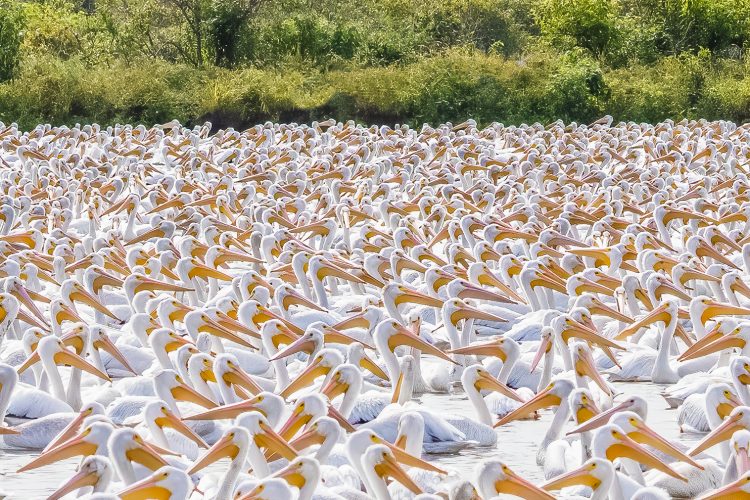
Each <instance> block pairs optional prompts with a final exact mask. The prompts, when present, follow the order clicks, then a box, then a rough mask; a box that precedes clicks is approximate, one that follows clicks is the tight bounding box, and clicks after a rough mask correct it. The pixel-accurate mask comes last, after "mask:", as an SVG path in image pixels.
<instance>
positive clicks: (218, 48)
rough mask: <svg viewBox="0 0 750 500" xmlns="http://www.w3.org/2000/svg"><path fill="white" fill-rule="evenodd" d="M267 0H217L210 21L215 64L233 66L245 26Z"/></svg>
mask: <svg viewBox="0 0 750 500" xmlns="http://www.w3.org/2000/svg"><path fill="white" fill-rule="evenodd" d="M264 2H265V0H215V1H214V4H213V6H212V11H213V12H212V14H213V15H212V16H211V18H210V20H209V22H208V35H209V37H210V38H211V40H212V42H213V50H214V64H216V65H217V66H228V67H232V66H234V65H235V64H236V62H237V46H238V44H239V41H240V38H241V37H242V35H243V31H244V30H243V28H244V27H245V26H247V23H248V22H249V21H250V20H251V19H252V18H253V17H255V15H256V14H257V13H258V9H260V7H261V6H262V5H263V3H264Z"/></svg>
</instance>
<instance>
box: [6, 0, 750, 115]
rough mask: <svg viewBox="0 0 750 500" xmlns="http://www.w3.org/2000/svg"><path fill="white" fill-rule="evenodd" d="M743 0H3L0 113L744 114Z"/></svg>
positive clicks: (746, 2)
mask: <svg viewBox="0 0 750 500" xmlns="http://www.w3.org/2000/svg"><path fill="white" fill-rule="evenodd" d="M749 37H750V0H534V1H531V0H340V1H334V0H315V1H313V0H275V1H267V0H0V120H3V121H5V122H10V121H16V122H18V123H20V124H21V125H22V126H25V127H28V126H31V125H32V124H35V123H37V122H40V121H43V122H52V123H74V122H76V121H98V122H101V123H114V122H118V121H119V122H124V121H127V122H146V123H152V122H159V121H168V120H170V119H172V118H177V119H179V120H181V121H184V122H188V123H190V122H197V121H201V120H205V119H210V120H212V121H213V122H214V123H216V124H218V125H221V126H226V125H233V126H237V127H241V126H245V125H248V124H250V123H253V122H257V121H264V120H268V119H271V120H286V121H308V120H312V119H318V118H324V117H327V116H334V117H336V118H339V119H349V118H353V119H357V120H361V121H366V122H376V123H377V122H383V123H396V122H408V123H413V124H419V123H422V122H425V121H427V122H433V123H434V122H440V121H448V120H451V121H459V120H463V119H465V118H468V117H472V118H475V119H477V120H478V121H479V122H483V123H486V122H490V121H501V122H505V123H520V122H532V121H542V122H550V121H553V120H555V119H558V118H561V119H563V120H566V121H571V120H573V121H587V120H591V119H593V118H595V117H597V116H600V115H602V114H604V113H609V114H612V115H614V116H615V118H616V119H625V120H637V121H657V120H661V119H664V118H669V117H671V118H682V117H705V118H727V119H732V120H736V121H744V120H747V119H750V74H749V73H748V69H750V58H748V57H746V54H745V48H746V47H747V46H748V38H749Z"/></svg>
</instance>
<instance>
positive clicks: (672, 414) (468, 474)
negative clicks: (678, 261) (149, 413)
mask: <svg viewBox="0 0 750 500" xmlns="http://www.w3.org/2000/svg"><path fill="white" fill-rule="evenodd" d="M615 386H616V387H617V388H618V389H619V390H620V391H621V392H622V393H623V394H638V395H640V396H642V397H644V398H646V400H647V401H648V402H649V415H648V423H649V425H650V426H651V427H653V428H654V429H655V430H656V431H657V432H659V433H661V434H662V435H663V436H665V437H666V438H667V439H670V440H675V441H679V442H682V443H684V444H686V445H691V444H692V443H695V442H697V441H698V440H699V439H700V437H701V435H697V434H690V433H682V434H681V433H680V432H679V428H678V426H677V423H676V422H677V410H667V409H665V408H666V403H665V402H664V400H663V399H662V398H661V396H659V392H661V390H662V386H657V385H653V384H645V383H639V384H625V383H618V384H615ZM622 397H623V396H620V398H622ZM420 402H421V403H422V404H423V405H425V406H426V407H428V408H431V409H433V410H435V411H436V412H439V413H441V414H453V415H464V416H467V417H472V418H473V417H474V415H473V408H472V406H471V404H470V403H469V402H468V400H467V399H466V396H465V395H464V394H450V395H446V394H425V395H423V396H422V397H421V398H420ZM551 419H552V414H551V412H549V411H545V412H543V413H542V418H541V419H539V420H536V421H534V420H524V421H519V422H512V423H510V424H508V425H505V426H503V427H501V428H499V429H497V433H498V444H497V447H496V448H483V449H474V450H464V451H462V452H461V453H460V454H458V455H451V456H439V457H438V458H437V459H436V460H434V463H436V464H437V465H439V466H440V467H442V468H444V469H448V470H453V471H455V472H456V473H458V474H459V475H460V476H461V477H464V478H472V479H473V475H474V468H475V466H476V464H477V463H479V462H483V461H486V460H489V459H499V460H503V461H504V462H506V463H507V464H508V465H509V466H510V467H511V468H513V469H514V470H515V471H516V472H518V473H521V474H523V475H524V477H526V478H528V479H530V480H532V481H534V482H541V481H542V479H543V477H542V471H541V469H540V468H539V467H538V466H537V465H536V452H537V446H538V444H539V442H540V441H541V440H542V437H543V435H544V433H545V432H546V430H547V426H548V425H549V422H550V420H551ZM0 454H2V457H1V458H0V489H2V490H3V491H4V492H5V493H9V494H10V497H11V498H26V499H28V498H44V497H45V496H47V495H49V494H50V493H52V492H53V491H54V490H55V489H56V488H57V486H58V485H60V484H61V483H62V482H63V481H65V480H66V479H68V478H70V476H71V473H72V472H73V471H74V469H75V467H76V465H77V463H78V461H77V460H75V459H70V460H65V461H63V462H59V463H57V464H54V465H51V466H47V467H43V468H41V469H37V470H33V471H29V472H25V473H23V474H16V472H15V471H16V470H17V469H18V468H19V467H21V466H22V465H23V464H25V463H27V462H28V461H29V460H31V459H32V458H33V457H35V456H36V455H37V454H35V453H34V454H30V453H17V452H0ZM211 469H213V470H218V469H219V468H218V467H217V468H213V467H212V468H211Z"/></svg>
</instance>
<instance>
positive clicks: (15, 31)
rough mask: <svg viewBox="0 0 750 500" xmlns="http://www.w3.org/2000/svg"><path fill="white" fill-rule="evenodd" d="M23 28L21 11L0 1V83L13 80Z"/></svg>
mask: <svg viewBox="0 0 750 500" xmlns="http://www.w3.org/2000/svg"><path fill="white" fill-rule="evenodd" d="M23 27H24V18H23V13H22V12H21V9H20V8H18V7H17V6H16V5H13V4H10V3H8V2H5V1H0V82H3V81H6V80H10V79H11V78H13V75H14V74H15V72H16V70H17V69H18V64H19V59H20V57H19V54H20V51H21V41H22V38H23Z"/></svg>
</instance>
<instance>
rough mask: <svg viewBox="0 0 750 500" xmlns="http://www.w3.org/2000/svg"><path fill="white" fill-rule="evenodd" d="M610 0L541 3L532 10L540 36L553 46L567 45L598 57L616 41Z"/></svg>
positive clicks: (614, 7) (555, 0) (549, 0)
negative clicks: (585, 50) (571, 44)
mask: <svg viewBox="0 0 750 500" xmlns="http://www.w3.org/2000/svg"><path fill="white" fill-rule="evenodd" d="M617 14H618V12H617V6H616V5H615V3H614V2H613V1H612V0H544V1H542V2H541V3H540V4H539V6H538V8H537V9H536V12H535V15H536V18H537V22H538V23H539V26H540V28H541V30H542V34H543V35H544V36H545V37H547V38H548V39H549V40H550V41H551V42H552V43H553V44H554V45H561V44H563V45H564V44H570V43H571V42H572V43H574V44H575V45H577V46H578V47H582V48H584V49H587V50H588V51H589V52H591V54H593V55H594V56H596V57H601V56H602V55H604V53H605V52H606V51H607V50H608V49H610V46H611V45H612V44H613V43H614V42H616V40H617V38H618V30H617V24H616V23H617Z"/></svg>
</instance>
